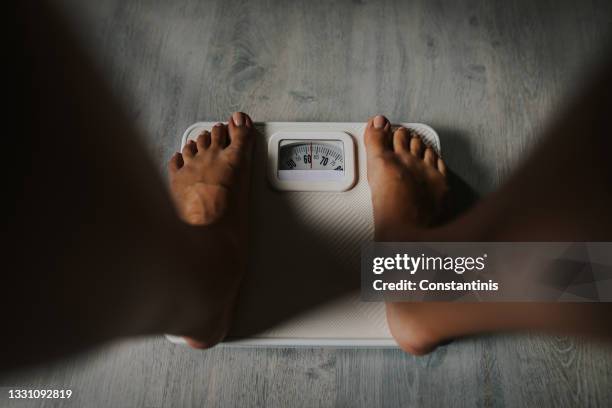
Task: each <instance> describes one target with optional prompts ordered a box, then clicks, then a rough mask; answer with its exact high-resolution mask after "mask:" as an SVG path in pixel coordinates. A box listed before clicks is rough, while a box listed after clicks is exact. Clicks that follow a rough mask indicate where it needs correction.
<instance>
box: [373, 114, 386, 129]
mask: <svg viewBox="0 0 612 408" xmlns="http://www.w3.org/2000/svg"><path fill="white" fill-rule="evenodd" d="M386 124H387V119H386V118H385V117H384V116H382V115H376V116H375V117H374V127H375V128H376V129H382V128H384V127H385V125H386Z"/></svg>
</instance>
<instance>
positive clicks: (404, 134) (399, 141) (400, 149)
mask: <svg viewBox="0 0 612 408" xmlns="http://www.w3.org/2000/svg"><path fill="white" fill-rule="evenodd" d="M393 150H395V152H396V153H400V154H403V153H410V134H409V133H408V129H406V128H405V127H400V128H398V129H397V130H396V131H395V133H394V134H393Z"/></svg>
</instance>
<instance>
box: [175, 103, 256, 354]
mask: <svg viewBox="0 0 612 408" xmlns="http://www.w3.org/2000/svg"><path fill="white" fill-rule="evenodd" d="M253 133H254V127H253V122H252V121H251V118H250V117H249V116H248V115H246V114H244V113H241V112H236V113H234V114H233V115H232V117H231V118H230V119H229V121H228V124H227V125H224V124H221V123H218V124H216V125H215V126H214V127H213V129H212V131H211V132H208V131H205V132H203V133H202V134H200V135H199V137H198V138H197V140H196V141H193V140H192V141H189V142H187V144H186V145H185V146H184V147H183V151H182V152H181V153H176V154H175V155H174V156H173V157H172V159H171V160H170V163H169V164H168V167H169V173H170V190H171V193H172V198H173V199H174V202H175V204H176V207H177V209H178V212H179V214H180V216H181V217H182V218H183V220H184V221H185V222H186V223H188V224H190V225H193V226H209V227H211V228H216V231H215V244H216V245H218V246H219V248H218V250H214V251H213V252H215V254H210V256H209V257H208V260H209V264H208V265H207V267H208V268H209V269H210V270H211V272H210V276H208V277H202V279H205V282H204V285H205V286H206V287H207V289H208V292H213V293H207V295H206V298H207V299H206V300H207V302H208V305H207V308H208V309H210V310H208V311H207V312H208V313H209V314H212V315H213V316H215V317H214V318H213V319H209V323H208V324H204V323H203V324H202V326H204V327H201V328H195V329H194V330H195V331H196V332H198V333H201V334H196V335H193V336H191V337H186V340H187V342H188V343H189V344H190V345H191V346H193V347H197V348H207V347H210V346H212V345H214V344H215V343H217V342H218V341H220V340H221V339H222V338H223V337H224V336H225V334H226V332H227V330H228V329H229V323H230V316H231V312H232V309H233V305H234V302H235V298H236V295H237V291H238V287H239V284H240V281H241V280H242V276H243V275H244V272H245V269H246V250H247V242H246V240H247V224H248V223H247V221H248V220H247V213H248V202H249V200H248V195H249V181H250V163H251V156H252V146H253V140H254V134H253ZM215 257H217V258H219V257H222V258H223V262H222V263H221V264H222V266H221V267H222V269H223V271H222V273H221V274H219V273H218V271H217V270H214V269H216V266H215V265H214V262H215V261H214V259H215ZM202 273H203V271H202ZM213 274H215V275H214V276H213ZM195 316H198V311H195ZM196 326H197V325H196Z"/></svg>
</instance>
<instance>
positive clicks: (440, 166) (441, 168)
mask: <svg viewBox="0 0 612 408" xmlns="http://www.w3.org/2000/svg"><path fill="white" fill-rule="evenodd" d="M438 171H439V172H440V173H442V175H444V176H446V164H445V163H444V160H442V159H441V158H438Z"/></svg>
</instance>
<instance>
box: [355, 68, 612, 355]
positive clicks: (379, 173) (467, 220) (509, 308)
mask: <svg viewBox="0 0 612 408" xmlns="http://www.w3.org/2000/svg"><path fill="white" fill-rule="evenodd" d="M607 68H608V71H607V72H606V73H605V74H604V75H603V76H602V77H600V78H599V80H598V81H596V82H595V83H594V84H593V86H592V87H591V88H590V89H588V90H586V91H585V92H584V93H583V94H582V95H580V96H579V97H578V98H576V100H575V104H574V105H573V106H571V107H570V109H568V111H567V112H565V114H564V115H563V116H561V119H560V120H558V121H557V122H556V123H555V125H554V126H553V127H551V128H550V130H549V132H548V136H547V137H546V138H545V141H544V143H542V144H541V145H540V146H539V148H538V149H536V151H535V152H534V153H533V154H532V155H531V157H530V158H529V160H527V161H526V162H525V163H524V165H523V166H522V168H521V169H520V170H519V171H518V172H517V173H516V174H515V175H514V176H513V177H512V179H511V180H510V181H509V182H508V183H507V184H505V185H504V186H503V187H502V188H501V189H500V190H499V191H498V192H496V193H494V194H491V195H490V196H489V197H487V198H486V199H484V200H483V201H482V202H481V203H479V205H477V206H476V207H475V208H474V209H473V210H471V211H469V212H468V213H467V214H465V215H464V216H462V217H460V218H459V219H457V220H456V221H454V222H451V223H449V224H447V225H444V226H441V227H435V222H436V219H437V217H438V215H439V214H440V212H441V209H443V208H444V205H445V204H444V203H445V197H446V190H447V184H446V179H445V170H444V169H445V166H444V163H443V162H442V161H441V160H437V158H435V155H433V154H432V152H429V153H428V151H427V150H424V149H423V148H422V147H419V146H420V145H421V143H420V141H418V138H414V137H413V138H408V139H407V140H406V136H405V134H403V133H402V132H401V131H398V132H395V134H391V132H390V131H389V129H388V127H384V126H383V128H382V129H377V128H376V127H375V126H374V124H375V123H376V121H379V122H381V121H383V122H384V123H383V124H386V123H387V121H386V119H385V118H376V119H375V120H371V121H370V123H369V127H368V129H367V130H366V135H365V137H366V142H367V149H368V176H369V180H370V184H371V185H372V186H373V187H372V193H373V194H372V195H373V206H374V218H375V229H376V239H378V240H381V241H418V240H422V241H519V240H520V241H538V240H540V241H546V240H547V241H610V240H611V238H612V215H611V213H610V208H612V188H611V186H612V166H611V164H610V163H611V162H610V160H609V158H608V157H607V156H608V155H609V152H610V151H611V149H610V147H611V138H610V136H611V135H610V126H609V120H607V116H608V115H609V112H612V97H611V96H610V95H611V91H612V86H611V82H612V74H610V72H612V70H610V66H608V67H607ZM407 143H409V144H410V146H416V148H411V149H407V148H406V147H405V146H406V144H407ZM402 146H404V147H403V148H402ZM406 203H409V204H406ZM609 311H610V305H608V304H487V305H486V307H483V305H478V304H452V305H449V304H445V303H436V304H434V303H423V304H418V303H389V304H387V318H388V322H389V326H390V329H391V331H392V333H393V335H394V337H395V338H396V340H397V341H398V343H399V344H400V346H401V347H403V348H404V349H405V350H406V351H409V352H411V353H414V354H422V353H425V352H428V351H430V350H431V349H433V348H434V347H435V346H436V345H437V344H439V342H441V341H443V340H445V339H448V338H452V337H456V336H461V335H467V334H473V333H478V332H483V331H499V330H519V329H538V330H544V331H557V332H566V333H580V334H590V335H597V336H604V337H608V338H609V337H611V336H612V328H611V327H610V326H609V325H608V324H607V318H608V315H609Z"/></svg>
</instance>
